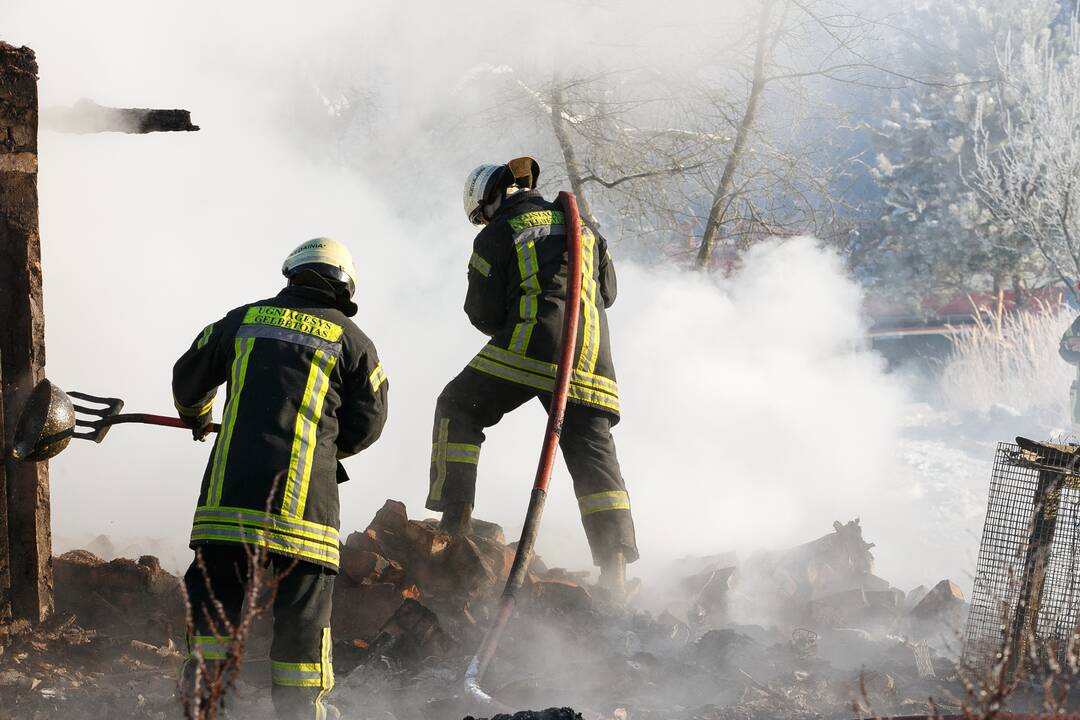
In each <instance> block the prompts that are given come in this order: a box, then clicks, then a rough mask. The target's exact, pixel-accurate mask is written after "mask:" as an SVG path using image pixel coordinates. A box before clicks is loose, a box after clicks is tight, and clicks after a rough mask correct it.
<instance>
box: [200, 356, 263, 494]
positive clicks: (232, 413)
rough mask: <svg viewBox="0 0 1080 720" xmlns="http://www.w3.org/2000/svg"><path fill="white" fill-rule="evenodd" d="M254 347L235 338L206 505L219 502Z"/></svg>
mask: <svg viewBox="0 0 1080 720" xmlns="http://www.w3.org/2000/svg"><path fill="white" fill-rule="evenodd" d="M254 347H255V340H254V339H253V338H236V340H235V342H234V347H233V363H232V383H231V386H230V388H229V389H230V392H229V399H228V401H227V402H226V403H225V413H224V415H223V416H222V418H221V433H220V435H218V440H217V444H216V445H215V446H214V464H213V469H212V470H211V472H210V487H209V488H208V489H207V492H206V504H207V505H217V504H219V503H220V502H221V489H222V486H223V485H224V480H225V466H226V465H227V464H228V462H229V443H231V442H232V433H233V428H234V427H236V416H237V414H239V411H240V394H241V393H242V391H243V389H244V378H245V377H247V367H248V359H249V358H250V357H251V350H252V349H253V348H254Z"/></svg>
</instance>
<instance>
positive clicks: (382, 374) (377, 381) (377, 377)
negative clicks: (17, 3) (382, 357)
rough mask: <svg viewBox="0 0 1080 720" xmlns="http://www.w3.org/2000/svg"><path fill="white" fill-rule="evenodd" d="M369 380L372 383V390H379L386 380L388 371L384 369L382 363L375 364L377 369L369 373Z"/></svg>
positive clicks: (374, 391)
mask: <svg viewBox="0 0 1080 720" xmlns="http://www.w3.org/2000/svg"><path fill="white" fill-rule="evenodd" d="M368 382H369V383H370V384H371V392H373V393H377V392H379V388H381V387H382V384H383V383H384V382H386V371H385V370H383V366H382V363H379V364H378V365H376V366H375V369H374V370H372V371H371V374H370V375H368Z"/></svg>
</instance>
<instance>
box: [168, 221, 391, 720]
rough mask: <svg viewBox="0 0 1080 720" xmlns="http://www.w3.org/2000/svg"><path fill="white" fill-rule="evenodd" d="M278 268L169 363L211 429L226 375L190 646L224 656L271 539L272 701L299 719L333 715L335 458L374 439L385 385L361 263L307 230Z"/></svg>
mask: <svg viewBox="0 0 1080 720" xmlns="http://www.w3.org/2000/svg"><path fill="white" fill-rule="evenodd" d="M282 273H283V274H284V275H285V276H286V277H287V278H288V286H287V287H286V288H285V289H284V290H282V291H281V292H280V293H278V294H277V295H276V296H274V297H271V298H267V299H265V300H260V301H258V302H254V303H250V304H247V305H243V306H241V307H239V308H236V309H235V310H232V311H230V312H229V313H228V314H226V315H225V317H224V318H222V319H221V320H218V321H216V322H213V323H211V324H210V325H207V326H206V327H205V328H204V329H203V330H202V331H201V332H200V333H199V334H198V335H197V336H196V337H195V340H194V341H193V342H192V344H191V347H190V348H189V349H188V350H187V352H185V353H184V354H183V355H182V356H181V357H180V359H179V360H178V361H177V362H176V366H175V368H174V369H173V395H174V397H175V400H176V408H177V410H178V411H179V413H180V417H181V418H182V419H184V420H185V422H186V423H187V424H188V425H189V426H190V427H191V428H192V432H193V433H194V435H195V438H196V439H202V438H204V437H205V436H206V434H207V429H208V427H209V424H210V418H211V411H212V408H213V403H214V396H215V394H216V393H217V388H218V386H220V385H222V384H227V389H226V398H225V411H224V415H223V416H222V419H221V432H220V433H219V434H218V435H217V438H216V441H215V442H214V448H213V452H212V453H211V454H210V459H209V461H208V462H207V465H206V470H205V472H204V474H203V480H202V487H201V490H200V492H199V501H198V505H197V507H196V510H195V519H194V523H193V526H192V530H191V547H192V548H193V549H195V550H196V551H197V552H198V553H199V556H200V557H201V563H202V566H201V567H200V564H199V562H197V561H196V562H193V563H192V565H191V567H190V568H189V569H188V571H187V574H186V575H185V576H184V583H185V585H186V588H187V594H188V599H189V601H190V603H191V610H192V614H191V616H192V622H193V624H194V628H193V629H192V633H191V635H190V636H189V650H190V652H191V653H193V654H194V653H199V654H201V656H202V658H203V659H205V660H207V661H220V660H224V659H225V653H226V651H227V649H228V638H227V637H223V635H225V634H226V632H227V631H226V630H225V628H226V627H228V623H226V622H224V621H225V620H226V619H227V620H228V621H229V623H231V624H232V625H233V626H235V625H236V623H237V618H238V617H239V615H240V613H241V611H242V606H243V601H244V581H245V578H246V575H247V572H248V554H247V550H246V547H245V546H252V545H259V546H262V547H264V548H266V549H267V550H269V553H270V555H269V557H270V565H271V569H272V571H273V572H274V573H282V576H281V577H280V578H279V584H278V585H277V594H276V597H275V600H274V640H273V645H272V646H271V649H270V661H271V662H270V665H271V679H272V682H273V690H272V693H273V700H274V708H275V711H276V713H277V716H278V717H279V718H288V719H289V720H292V719H293V718H324V717H327V706H326V705H325V703H324V702H323V698H324V697H325V695H326V694H327V693H328V692H329V691H330V689H331V688H332V687H333V684H334V671H333V663H332V656H331V645H330V601H331V597H332V594H333V587H334V577H335V575H336V574H337V569H338V552H339V548H338V536H339V532H338V530H339V512H338V487H337V486H338V484H339V483H341V482H344V481H346V480H348V475H347V474H346V473H345V469H344V468H343V467H342V465H341V463H340V462H339V460H340V459H341V458H346V457H349V456H350V455H355V454H356V453H358V452H360V451H361V450H363V449H364V448H366V447H368V446H369V445H371V443H373V442H375V440H376V439H378V437H379V434H380V433H381V432H382V428H383V423H384V422H385V421H386V407H387V389H388V384H387V381H386V375H385V374H384V373H383V370H382V365H381V364H380V362H379V357H378V355H377V353H376V351H375V346H374V344H373V343H372V342H371V340H370V339H368V337H367V335H365V334H364V333H363V332H362V331H361V330H360V328H358V327H357V326H356V325H355V324H354V323H353V321H352V320H350V318H351V317H352V316H353V315H355V314H356V311H357V308H356V305H355V304H354V303H353V300H352V296H353V293H354V291H355V290H356V278H357V274H356V267H355V266H354V265H353V260H352V256H351V255H350V254H349V251H348V249H346V248H345V246H344V245H342V244H341V243H339V242H338V241H336V240H332V239H330V238H316V239H314V240H309V241H308V242H305V243H303V244H302V245H300V246H299V247H297V248H296V249H295V250H293V251H292V252H291V253H289V255H288V257H287V258H286V259H285V263H284V265H283V266H282ZM268 502H269V506H267V503H268ZM204 573H205V574H204ZM208 584H209V586H210V590H209V591H208V589H207V585H208ZM211 591H212V593H213V594H212V595H211ZM222 613H224V614H225V618H222V617H221V614H222ZM193 667H194V664H192V663H189V664H188V667H187V668H186V671H185V679H186V682H189V683H190V682H192V680H193V678H192V669H193Z"/></svg>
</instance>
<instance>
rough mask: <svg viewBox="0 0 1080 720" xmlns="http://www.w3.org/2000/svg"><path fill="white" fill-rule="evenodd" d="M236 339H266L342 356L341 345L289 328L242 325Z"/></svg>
mask: <svg viewBox="0 0 1080 720" xmlns="http://www.w3.org/2000/svg"><path fill="white" fill-rule="evenodd" d="M236 337H253V338H266V339H268V340H280V341H281V342H287V343H292V344H293V345H303V346H304V347H309V348H311V349H312V350H322V351H323V352H326V353H330V354H331V355H337V356H339V357H340V355H341V343H340V342H330V341H329V340H323V339H322V338H321V337H318V336H316V335H308V334H307V333H302V332H298V331H296V330H289V329H288V328H282V327H275V326H273V325H241V326H240V329H239V330H237V331H236Z"/></svg>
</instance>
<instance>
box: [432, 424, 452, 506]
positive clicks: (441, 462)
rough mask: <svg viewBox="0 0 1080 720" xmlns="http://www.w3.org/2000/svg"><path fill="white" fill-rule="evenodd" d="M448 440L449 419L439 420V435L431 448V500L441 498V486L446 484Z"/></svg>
mask: <svg viewBox="0 0 1080 720" xmlns="http://www.w3.org/2000/svg"><path fill="white" fill-rule="evenodd" d="M449 438H450V418H440V419H439V434H438V435H437V436H436V439H435V443H434V444H433V446H432V448H431V462H432V464H433V465H434V466H435V482H433V483H432V484H431V499H432V500H439V499H440V498H442V489H443V485H444V484H445V483H446V451H447V446H448V445H449V442H448V441H449Z"/></svg>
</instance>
